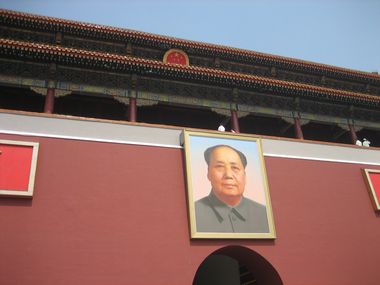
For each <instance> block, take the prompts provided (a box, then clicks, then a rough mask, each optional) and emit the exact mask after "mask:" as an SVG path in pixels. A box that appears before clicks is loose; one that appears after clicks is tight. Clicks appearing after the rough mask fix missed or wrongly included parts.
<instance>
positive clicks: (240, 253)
mask: <svg viewBox="0 0 380 285" xmlns="http://www.w3.org/2000/svg"><path fill="white" fill-rule="evenodd" d="M203 284H207V285H240V284H256V285H266V284H272V285H282V284H283V282H282V281H281V278H280V276H279V274H278V273H277V271H276V269H275V268H274V267H273V266H272V265H271V264H270V263H269V262H268V261H267V260H266V259H265V258H264V257H262V256H261V255H260V254H258V253H257V252H255V251H253V250H251V249H249V248H246V247H242V246H227V247H223V248H221V249H218V250H216V251H215V252H213V253H212V254H210V255H209V256H208V257H207V258H205V260H204V261H203V262H202V263H201V265H200V266H199V267H198V270H197V272H196V274H195V276H194V280H193V285H203Z"/></svg>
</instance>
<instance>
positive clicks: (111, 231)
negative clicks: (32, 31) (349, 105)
mask: <svg viewBox="0 0 380 285" xmlns="http://www.w3.org/2000/svg"><path fill="white" fill-rule="evenodd" d="M0 138H1V139H18V140H27V141H36V142H39V143H40V149H39V157H38V165H37V173H36V180H35V191H34V198H33V200H28V199H20V198H4V197H3V198H0V229H1V230H0V284H7V285H8V284H9V285H11V284H17V285H18V284H28V285H29V284H39V285H40V284H81V285H83V284H91V285H96V284H102V285H103V284H113V285H117V284H191V283H192V280H193V277H194V275H195V272H196V270H197V268H198V266H199V265H200V263H201V262H202V261H203V260H204V259H205V258H206V257H207V256H208V255H209V254H211V253H212V252H214V251H215V250H217V249H219V248H221V247H224V246H228V245H241V246H245V247H248V248H250V249H252V250H254V251H256V252H258V253H259V254H261V255H262V256H263V257H264V258H266V259H267V260H268V261H269V262H270V263H271V264H272V265H273V266H274V267H275V268H276V269H277V271H278V273H279V274H280V276H281V278H282V280H283V282H284V284H292V285H296V284H300V285H301V284H302V285H304V284H334V285H335V284H345V285H349V284H355V285H356V284H366V285H371V284H376V285H377V284H378V280H379V278H380V271H379V270H378V268H377V267H378V266H377V265H378V264H379V262H380V255H379V253H380V217H379V216H378V215H376V214H375V212H374V210H373V207H372V205H371V201H370V199H369V195H368V193H367V189H366V187H365V184H364V180H363V177H362V174H361V172H360V168H361V167H364V166H363V165H356V164H343V163H334V162H320V161H311V160H297V159H286V158H273V157H266V159H265V163H266V167H267V174H268V179H269V186H270V193H271V198H272V207H273V212H274V219H275V225H276V231H277V238H276V239H275V240H274V241H272V240H216V241H214V240H194V241H190V239H189V230H188V218H187V204H186V191H185V178H184V171H183V165H184V160H183V157H182V150H181V149H176V148H159V147H150V146H136V145H122V144H111V143H100V142H85V141H74V140H64V139H52V138H36V137H25V136H13V135H0ZM369 168H375V167H373V166H370V167H369ZM378 168H379V167H378Z"/></svg>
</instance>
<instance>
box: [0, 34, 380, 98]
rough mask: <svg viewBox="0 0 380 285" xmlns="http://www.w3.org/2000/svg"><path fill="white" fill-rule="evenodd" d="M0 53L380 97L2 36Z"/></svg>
mask: <svg viewBox="0 0 380 285" xmlns="http://www.w3.org/2000/svg"><path fill="white" fill-rule="evenodd" d="M0 54H1V55H2V56H3V57H7V58H16V59H22V60H29V61H38V62H46V63H57V64H61V65H69V66H78V67H84V68H92V69H102V70H108V71H113V72H115V71H117V72H121V73H134V74H140V75H146V76H154V77H162V76H165V77H166V78H171V79H174V80H189V81H197V82H205V83H207V84H217V85H221V86H226V87H232V88H234V87H239V89H247V90H258V91H261V92H270V93H272V92H276V93H279V94H283V95H288V96H300V97H305V98H314V97H319V98H322V99H326V100H330V101H331V100H333V101H334V100H335V101H340V102H352V103H362V104H363V103H364V104H371V105H379V103H380V97H378V96H373V95H368V94H363V93H356V92H349V91H343V90H337V89H331V88H325V87H319V86H313V85H308V84H301V83H295V82H289V81H283V80H277V79H272V78H267V77H262V76H255V75H247V74H242V73H236V72H229V71H222V70H218V69H213V68H204V67H197V66H184V65H172V64H165V63H163V62H161V61H156V60H147V59H142V58H137V57H131V56H124V55H116V54H108V53H102V52H94V51H86V50H81V49H74V48H67V47H61V46H57V45H47V44H36V43H31V42H25V41H16V40H8V39H0Z"/></svg>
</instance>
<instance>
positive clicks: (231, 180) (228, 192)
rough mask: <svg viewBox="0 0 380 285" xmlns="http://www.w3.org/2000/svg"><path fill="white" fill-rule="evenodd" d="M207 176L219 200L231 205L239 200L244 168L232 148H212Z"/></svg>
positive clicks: (243, 179)
mask: <svg viewBox="0 0 380 285" xmlns="http://www.w3.org/2000/svg"><path fill="white" fill-rule="evenodd" d="M207 178H208V179H209V180H210V182H211V186H212V189H213V192H214V194H215V195H216V196H217V197H218V198H219V200H221V201H223V202H224V203H226V204H229V205H231V206H233V205H235V204H237V203H239V202H240V199H241V197H242V196H243V193H244V188H245V180H246V179H245V169H244V165H243V163H242V162H241V159H240V156H239V155H238V154H237V153H236V152H235V151H234V150H232V149H230V148H228V147H219V148H216V149H214V151H213V152H212V154H211V158H210V163H209V166H208V173H207Z"/></svg>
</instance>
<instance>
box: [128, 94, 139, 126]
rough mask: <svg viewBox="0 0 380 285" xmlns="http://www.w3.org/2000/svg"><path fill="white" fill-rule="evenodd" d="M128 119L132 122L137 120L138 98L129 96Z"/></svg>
mask: <svg viewBox="0 0 380 285" xmlns="http://www.w3.org/2000/svg"><path fill="white" fill-rule="evenodd" d="M128 120H129V121H130V122H136V120H137V107H136V98H129V105H128Z"/></svg>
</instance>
